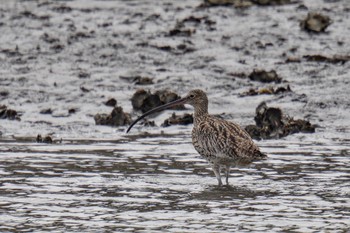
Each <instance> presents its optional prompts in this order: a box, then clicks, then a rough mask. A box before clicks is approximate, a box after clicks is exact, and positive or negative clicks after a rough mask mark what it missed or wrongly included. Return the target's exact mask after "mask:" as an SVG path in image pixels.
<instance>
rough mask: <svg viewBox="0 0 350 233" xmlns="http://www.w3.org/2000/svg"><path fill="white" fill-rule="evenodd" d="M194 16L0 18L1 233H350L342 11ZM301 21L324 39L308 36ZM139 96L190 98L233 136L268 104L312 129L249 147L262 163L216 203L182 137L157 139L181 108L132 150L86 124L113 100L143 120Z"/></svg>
mask: <svg viewBox="0 0 350 233" xmlns="http://www.w3.org/2000/svg"><path fill="white" fill-rule="evenodd" d="M202 3H203V2H202V1H186V2H182V1H161V2H156V1H89V2H87V1H80V0H77V1H67V2H66V1H65V2H56V1H52V2H33V1H8V2H6V3H2V4H1V5H0V17H1V21H0V32H1V38H0V40H1V43H0V66H1V69H0V105H3V106H6V107H2V108H1V109H2V110H3V109H4V111H2V110H1V114H0V115H1V117H0V118H1V119H0V194H1V195H0V213H1V217H0V231H1V232H31V231H35V232H40V231H42V232H101V231H115V232H156V231H159V232H220V231H222V232H263V231H264V232H320V231H321V232H347V230H348V229H349V227H350V222H349V219H350V210H349V206H350V175H349V174H350V158H349V147H350V141H349V138H350V120H349V109H350V105H349V75H348V71H349V70H350V65H349V64H350V62H349V61H348V60H349V57H348V56H349V54H350V49H349V48H350V45H349V40H348V35H349V33H350V26H349V19H348V13H349V11H350V3H349V2H348V1H346V0H343V1H317V2H316V1H311V0H310V1H307V0H305V1H293V2H292V3H291V4H286V5H277V6H260V5H252V6H248V7H242V6H241V7H238V6H236V7H233V6H228V5H227V4H225V5H224V6H215V7H213V6H203V4H202ZM310 12H320V13H322V14H324V15H326V16H327V17H329V19H330V20H331V24H330V25H328V27H327V28H322V29H320V30H321V31H322V32H320V33H316V32H309V31H306V30H304V28H303V27H305V25H304V26H303V27H301V26H300V22H301V21H302V20H303V19H305V18H306V17H307V16H308V14H309V13H310ZM257 70H265V71H266V72H265V73H269V74H273V75H272V77H275V78H276V79H275V81H272V82H270V81H269V80H268V78H271V76H267V78H265V79H264V80H263V81H262V82H261V80H260V81H259V80H256V79H259V77H256V76H257V75H255V76H254V75H252V74H260V73H263V72H261V71H257ZM253 76H254V78H252V77H253ZM287 86H288V88H289V89H288V91H287V92H282V93H281V92H279V91H275V90H278V89H279V88H281V87H282V88H285V87H287ZM139 88H144V89H145V90H149V91H150V92H152V93H155V91H157V90H165V89H167V90H170V91H173V92H176V93H178V94H180V95H184V94H186V93H187V91H189V90H191V89H194V88H201V89H203V90H205V91H206V92H207V94H208V97H209V101H210V104H209V110H210V112H211V113H213V114H216V115H220V116H221V117H223V118H224V119H227V120H234V121H236V122H238V123H240V124H241V125H243V126H245V125H249V124H254V116H255V109H256V107H257V106H258V105H259V104H260V103H261V102H262V101H265V102H266V103H267V104H268V106H269V107H278V108H281V109H282V110H283V113H284V114H286V115H288V116H291V117H295V119H305V120H308V121H310V122H311V123H312V124H314V125H316V126H317V127H316V130H315V133H310V134H309V133H307V134H306V133H298V134H292V135H289V136H287V137H284V138H280V139H270V140H261V141H258V142H257V144H258V145H259V146H260V147H261V148H262V151H263V152H265V153H267V154H268V155H269V159H268V160H266V161H261V162H258V163H255V164H253V165H252V166H251V167H249V168H236V169H233V171H232V172H231V176H232V177H231V178H230V182H231V186H229V187H223V188H218V187H216V183H217V181H216V179H215V177H214V175H213V173H212V171H211V169H210V168H209V167H208V165H207V163H206V162H205V161H204V160H203V159H201V158H200V157H199V155H198V154H197V153H196V152H195V150H194V148H193V147H192V145H191V138H190V132H191V125H188V126H178V125H176V126H170V127H161V126H160V125H161V124H162V123H163V122H164V120H165V119H166V118H168V117H169V116H171V114H172V112H176V114H177V115H182V114H184V113H191V111H192V110H191V109H190V108H188V107H187V109H185V110H171V111H167V112H165V113H162V114H159V115H157V116H155V117H154V118H151V120H152V121H154V122H155V125H156V126H150V127H142V126H140V125H137V126H136V127H135V128H134V129H133V130H132V132H131V133H130V134H128V135H126V134H125V129H126V126H120V127H110V126H101V125H96V124H95V120H94V116H95V115H96V114H100V113H102V114H104V113H106V114H107V113H108V114H109V113H110V112H111V111H112V108H111V107H110V106H106V104H105V103H106V102H107V101H108V100H109V99H111V98H114V99H115V100H116V101H115V103H113V104H112V105H113V106H114V105H117V106H120V107H122V108H123V111H125V112H127V113H130V117H131V118H132V119H135V118H136V116H138V115H140V114H141V113H140V112H138V111H135V110H134V109H133V107H132V104H131V101H130V99H131V97H132V96H133V94H134V93H135V91H136V90H138V89H139ZM271 90H273V91H271ZM247 93H248V94H247ZM5 110H6V111H5ZM38 134H41V135H42V136H43V138H44V137H45V135H50V137H52V139H53V143H52V144H46V143H36V142H35V141H36V138H37V135H38Z"/></svg>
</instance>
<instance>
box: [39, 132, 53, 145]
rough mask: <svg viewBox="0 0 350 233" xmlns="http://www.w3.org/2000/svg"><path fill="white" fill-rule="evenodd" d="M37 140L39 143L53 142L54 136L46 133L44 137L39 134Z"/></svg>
mask: <svg viewBox="0 0 350 233" xmlns="http://www.w3.org/2000/svg"><path fill="white" fill-rule="evenodd" d="M36 142H38V143H48V144H51V143H52V142H53V140H52V137H51V136H50V135H46V136H45V137H44V138H43V137H42V136H41V134H38V136H36Z"/></svg>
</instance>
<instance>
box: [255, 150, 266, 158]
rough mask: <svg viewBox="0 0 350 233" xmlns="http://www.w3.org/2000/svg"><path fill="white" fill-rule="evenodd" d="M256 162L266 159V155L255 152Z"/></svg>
mask: <svg viewBox="0 0 350 233" xmlns="http://www.w3.org/2000/svg"><path fill="white" fill-rule="evenodd" d="M254 157H255V158H256V160H262V159H266V158H267V154H265V153H262V152H261V151H260V150H258V151H256V152H255V156H254Z"/></svg>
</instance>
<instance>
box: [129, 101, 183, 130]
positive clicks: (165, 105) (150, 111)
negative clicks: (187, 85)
mask: <svg viewBox="0 0 350 233" xmlns="http://www.w3.org/2000/svg"><path fill="white" fill-rule="evenodd" d="M186 101H187V99H186V98H181V99H178V100H175V101H173V102H170V103H167V104H164V105H162V106H159V107H156V108H154V109H151V110H149V111H148V112H146V113H145V114H143V115H142V116H140V117H139V118H137V119H136V120H135V121H134V122H133V123H132V124H131V125H130V126H129V128H128V130H127V131H126V133H128V132H129V131H130V130H131V128H132V127H133V126H134V125H135V124H136V123H137V122H139V121H140V120H142V119H143V118H145V117H146V116H148V115H150V114H152V113H155V112H159V111H162V110H164V109H167V108H171V107H173V106H177V105H180V104H184V103H186Z"/></svg>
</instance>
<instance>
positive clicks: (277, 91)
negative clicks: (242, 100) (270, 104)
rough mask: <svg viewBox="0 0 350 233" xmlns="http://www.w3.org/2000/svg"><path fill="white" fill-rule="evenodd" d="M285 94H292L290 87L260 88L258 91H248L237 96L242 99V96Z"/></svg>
mask: <svg viewBox="0 0 350 233" xmlns="http://www.w3.org/2000/svg"><path fill="white" fill-rule="evenodd" d="M286 92H292V90H291V89H290V86H289V85H287V87H277V88H273V87H267V88H260V89H253V88H251V89H249V91H246V92H243V93H241V94H240V95H239V96H240V97H244V96H255V95H278V94H281V93H286Z"/></svg>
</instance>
